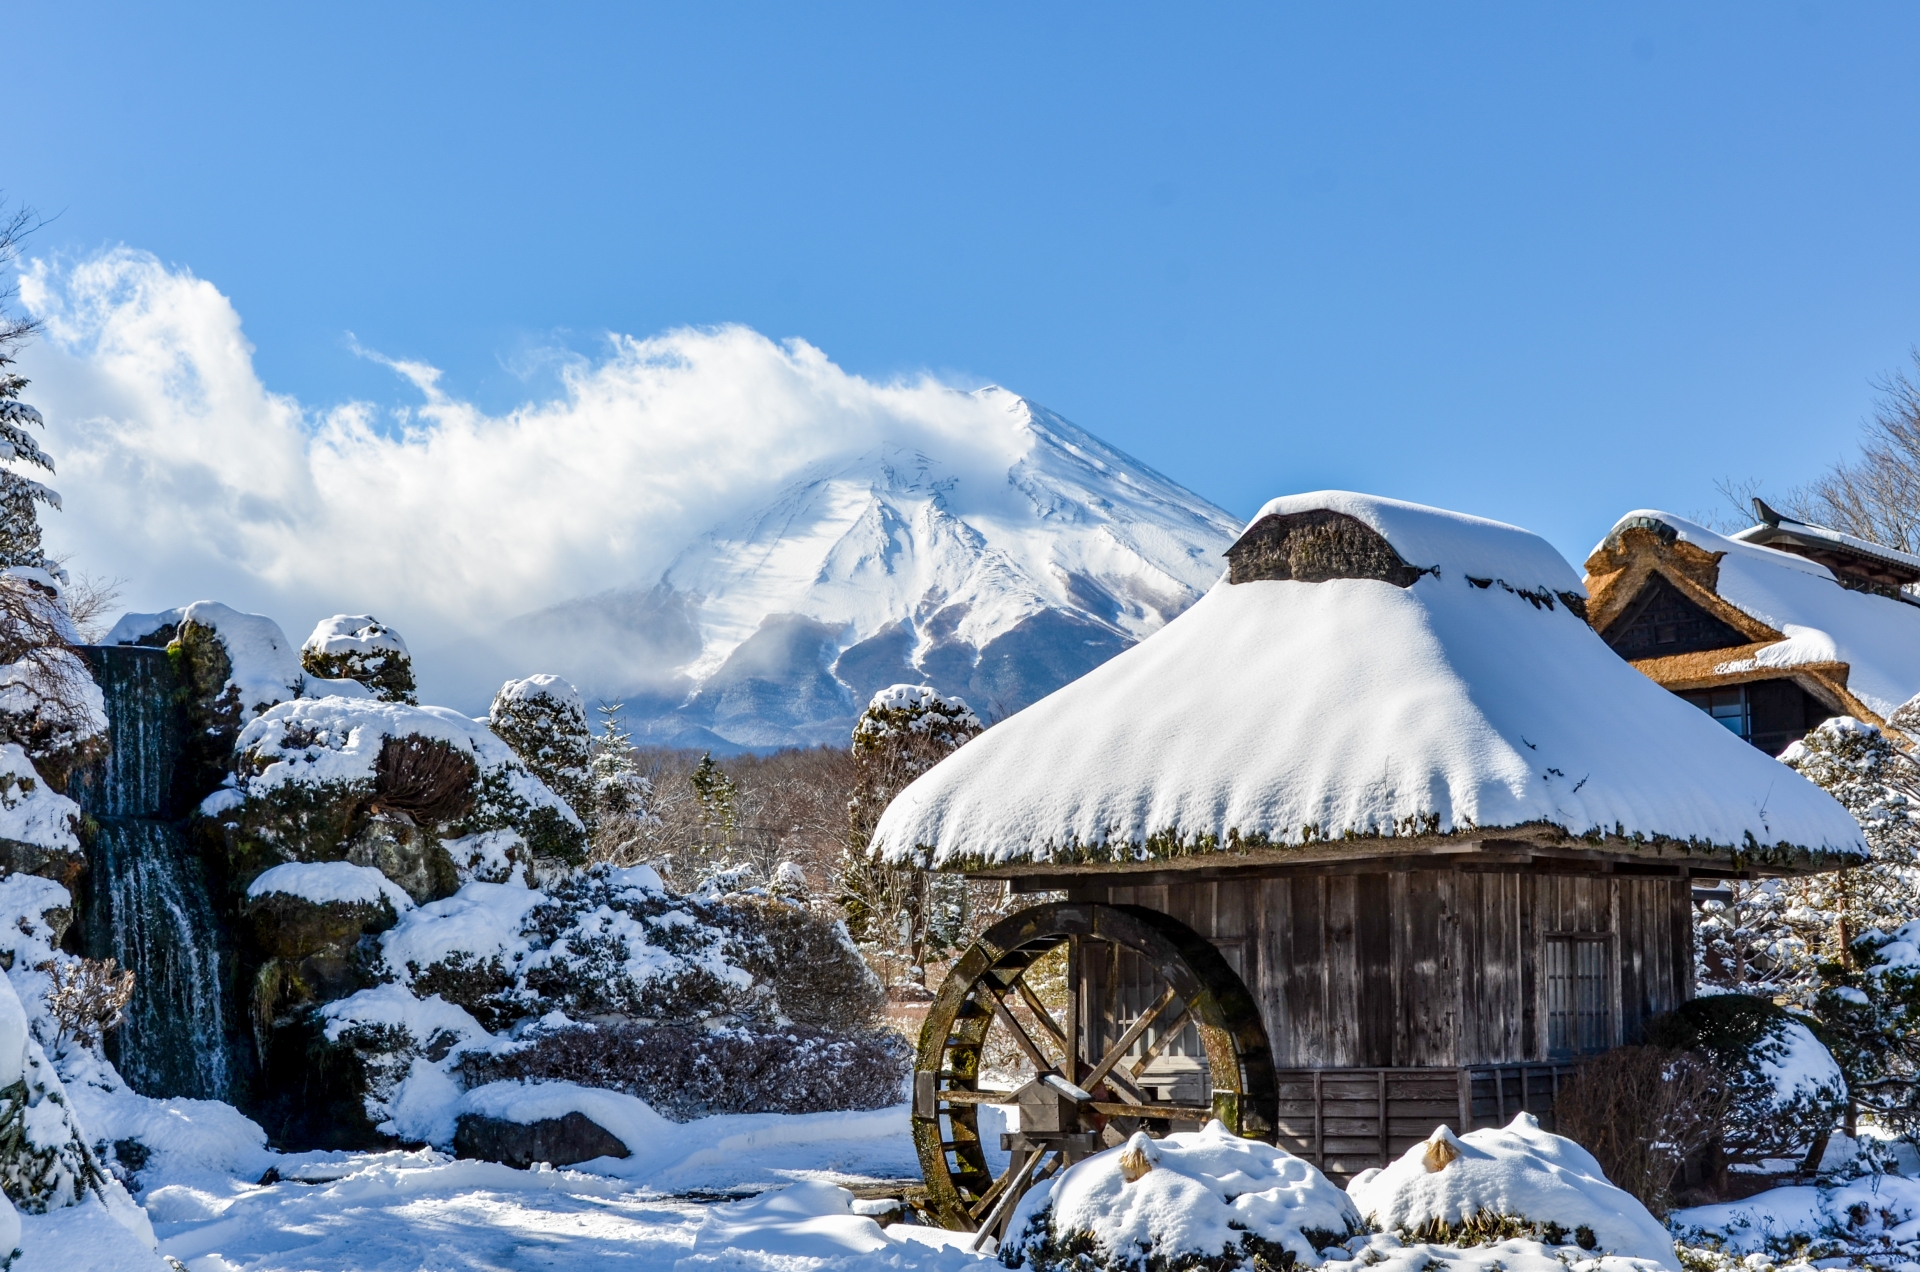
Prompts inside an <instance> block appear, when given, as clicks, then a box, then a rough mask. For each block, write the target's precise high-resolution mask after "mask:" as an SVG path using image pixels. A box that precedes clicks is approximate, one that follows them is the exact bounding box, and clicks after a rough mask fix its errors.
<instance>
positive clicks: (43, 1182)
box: [0, 977, 106, 1214]
mask: <svg viewBox="0 0 1920 1272" xmlns="http://www.w3.org/2000/svg"><path fill="white" fill-rule="evenodd" d="M105 1184H106V1177H105V1176H104V1175H103V1174H102V1173H101V1170H100V1166H99V1163H98V1162H96V1161H95V1160H94V1157H93V1154H92V1153H91V1152H90V1151H89V1150H88V1148H87V1143H86V1139H85V1137H84V1136H83V1135H82V1134H81V1132H80V1128H79V1125H78V1124H77V1123H76V1122H75V1120H74V1117H73V1110H72V1108H71V1106H69V1104H68V1103H67V1093H66V1089H65V1088H64V1087H63V1086H62V1085H61V1083H60V1078H59V1076H58V1075H57V1074H55V1072H54V1070H53V1065H52V1064H50V1063H49V1062H48V1060H47V1055H46V1052H45V1051H44V1050H42V1049H41V1046H40V1044H39V1043H38V1042H36V1041H35V1040H34V1037H33V1034H32V1032H31V1030H30V1029H29V1028H28V1023H27V1013H26V1009H25V1008H24V1007H22V1006H21V1003H20V998H19V996H18V995H17V994H16V993H15V992H14V989H13V984H12V982H11V980H10V979H9V978H7V977H0V1191H4V1192H5V1193H6V1195H7V1198H8V1200H10V1201H11V1202H13V1204H14V1205H16V1206H18V1207H19V1208H20V1209H21V1210H24V1211H26V1212H27V1213H28V1214H43V1213H45V1212H46V1211H47V1210H49V1209H57V1208H59V1207H61V1206H71V1205H75V1204H77V1203H78V1202H80V1201H81V1200H82V1199H83V1198H84V1197H85V1196H86V1194H87V1192H88V1191H89V1190H90V1189H98V1188H101V1187H103V1186H104V1185H105Z"/></svg>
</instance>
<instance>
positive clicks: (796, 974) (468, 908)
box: [322, 866, 907, 1143]
mask: <svg viewBox="0 0 1920 1272" xmlns="http://www.w3.org/2000/svg"><path fill="white" fill-rule="evenodd" d="M378 948H379V951H380V954H379V964H378V967H377V968H376V969H375V970H376V974H378V975H380V976H382V977H385V978H387V979H388V980H389V981H390V983H388V984H383V985H379V986H377V987H375V988H372V989H366V990H362V991H361V992H359V993H357V994H355V995H353V996H352V997H350V998H346V999H343V1000H341V1001H338V1002H335V1003H331V1004H328V1005H327V1006H326V1007H324V1008H323V1009H322V1015H323V1017H324V1019H325V1020H326V1021H327V1022H328V1023H327V1025H326V1037H327V1039H328V1040H329V1041H332V1042H337V1043H341V1044H343V1045H345V1046H348V1047H349V1048H351V1049H353V1050H354V1051H355V1052H356V1053H357V1054H358V1056H359V1059H360V1063H361V1064H362V1065H363V1067H364V1069H365V1072H366V1074H367V1076H368V1081H367V1089H368V1095H367V1105H368V1110H369V1113H370V1114H371V1115H372V1117H373V1119H374V1121H375V1122H376V1124H380V1125H382V1126H389V1127H390V1126H408V1127H412V1128H414V1133H416V1134H418V1135H419V1137H420V1138H433V1137H432V1136H430V1135H428V1134H427V1133H426V1131H427V1130H431V1131H433V1133H434V1135H440V1133H441V1132H444V1133H445V1135H451V1133H452V1131H451V1126H452V1123H451V1121H450V1117H451V1115H450V1114H448V1113H447V1112H446V1101H447V1100H449V1099H451V1098H453V1097H454V1096H457V1094H458V1092H459V1090H460V1083H461V1082H462V1081H465V1082H466V1083H468V1084H478V1083H485V1082H491V1081H495V1080H499V1079H505V1078H521V1077H526V1078H543V1079H553V1080H567V1081H577V1082H580V1083H582V1084H585V1085H591V1086H599V1087H607V1088H610V1089H618V1090H623V1091H628V1092H629V1093H631V1094H634V1095H637V1096H639V1097H641V1098H644V1099H646V1100H648V1101H649V1102H650V1103H653V1104H654V1105H655V1106H656V1107H659V1108H662V1109H665V1110H667V1111H670V1112H673V1113H674V1114H676V1115H685V1116H693V1115H697V1114H699V1113H703V1112H713V1111H730V1112H734V1111H738V1112H744V1111H759V1110H766V1109H778V1110H783V1111H785V1110H791V1111H815V1110H819V1109H827V1108H872V1107H878V1106H880V1105H883V1104H888V1103H892V1102H894V1101H895V1100H897V1099H898V1098H899V1094H900V1083H901V1080H902V1078H903V1076H904V1073H905V1066H906V1060H907V1049H906V1048H905V1047H904V1045H902V1044H901V1043H900V1042H899V1040H898V1039H897V1037H895V1036H894V1035H891V1034H884V1035H883V1034H882V1033H880V1032H877V1031H875V1030H873V1029H872V1028H871V1026H872V1024H873V1022H874V1013H875V1011H876V1010H877V1008H878V1005H879V1003H880V1001H881V998H880V994H879V990H878V986H877V985H876V984H875V983H874V981H873V978H872V975H871V973H869V972H868V971H867V970H866V967H865V965H864V964H863V963H862V962H861V961H860V959H859V956H858V954H857V952H855V951H854V950H853V949H852V947H851V944H850V943H849V942H848V941H847V938H846V935H845V933H844V931H843V930H841V929H840V928H838V927H837V925H834V924H830V923H827V922H825V921H824V920H821V919H819V918H817V917H815V916H812V915H811V914H809V913H807V912H806V911H804V910H801V909H799V908H798V907H793V906H789V905H786V904H784V903H782V902H778V901H773V900H767V899H754V898H731V899H728V900H724V901H714V900H702V899H697V898H690V897H682V896H678V895H676V894H674V893H672V892H669V891H668V890H667V889H666V887H665V886H664V885H663V884H662V882H661V880H660V876H659V875H658V874H657V873H656V872H654V871H653V870H652V869H651V868H650V867H646V866H637V867H632V868H628V869H616V868H614V867H611V866H595V867H592V868H591V869H589V870H586V871H584V872H582V873H580V874H578V875H574V876H569V877H567V878H565V879H562V880H561V881H559V882H557V883H554V884H551V885H549V886H548V887H547V888H545V889H543V890H536V889H532V888H528V887H526V886H524V885H523V884H521V883H518V882H514V883H505V884H490V883H470V884H468V885H466V886H465V887H463V888H461V889H460V890H459V892H457V893H455V894H454V895H453V896H451V897H447V898H445V899H443V900H440V901H434V902H430V903H428V904H426V905H422V906H420V907H418V908H417V909H413V910H409V911H408V912H406V913H405V914H402V915H401V916H400V919H399V921H398V922H397V923H396V924H395V925H394V926H393V927H392V928H390V929H389V930H387V931H386V932H384V933H382V934H381V935H380V937H379V941H378ZM409 1109H410V1110H412V1111H411V1112H409V1111H408V1110H409ZM423 1128H424V1129H423ZM389 1133H395V1134H399V1133H403V1132H400V1131H391V1132H389ZM434 1142H436V1143H444V1142H446V1141H445V1137H444V1135H442V1136H441V1137H440V1138H437V1139H434Z"/></svg>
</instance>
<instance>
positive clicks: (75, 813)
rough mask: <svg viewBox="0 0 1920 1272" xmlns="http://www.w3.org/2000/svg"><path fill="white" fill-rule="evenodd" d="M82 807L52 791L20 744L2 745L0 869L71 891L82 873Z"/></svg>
mask: <svg viewBox="0 0 1920 1272" xmlns="http://www.w3.org/2000/svg"><path fill="white" fill-rule="evenodd" d="M79 830H80V806H79V805H78V804H76V803H74V802H73V801H72V800H70V799H68V798H67V797H66V796H65V795H62V794H60V793H59V792H57V791H55V790H54V789H53V787H52V786H51V785H49V784H48V782H47V780H46V779H45V778H44V777H42V776H41V775H40V773H39V772H38V771H37V770H36V769H35V768H34V767H33V762H32V761H31V760H29V759H28V758H27V753H26V752H25V751H24V750H22V749H21V748H20V746H19V744H18V743H14V742H7V743H4V744H0V870H4V871H6V872H7V873H8V874H10V875H11V874H27V875H40V876H43V877H45V878H48V879H52V880H54V881H56V882H58V883H60V884H62V885H64V886H67V887H71V886H72V885H73V883H74V882H75V881H76V880H77V879H78V878H79V876H80V872H81V871H82V870H84V869H85V868H86V857H85V855H84V854H83V853H82V852H81V850H80V835H79Z"/></svg>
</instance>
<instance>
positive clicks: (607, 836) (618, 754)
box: [581, 702, 658, 865]
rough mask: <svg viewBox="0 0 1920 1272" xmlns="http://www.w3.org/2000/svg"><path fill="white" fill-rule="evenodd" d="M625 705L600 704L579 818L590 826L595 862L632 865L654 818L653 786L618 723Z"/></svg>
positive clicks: (628, 737)
mask: <svg viewBox="0 0 1920 1272" xmlns="http://www.w3.org/2000/svg"><path fill="white" fill-rule="evenodd" d="M625 706H626V704H625V703H623V702H602V703H601V704H600V705H599V706H598V707H596V708H595V710H596V711H597V712H598V713H599V715H600V732H599V733H598V734H596V735H595V736H594V739H593V743H592V746H591V747H590V748H589V749H588V760H587V782H588V786H589V789H590V791H591V794H590V796H589V798H588V799H587V804H588V807H587V808H586V809H582V810H581V816H582V817H583V818H584V819H586V821H587V824H588V826H589V827H590V830H589V834H590V835H591V840H590V843H589V851H590V853H591V855H592V857H593V859H594V860H595V861H609V862H613V863H615V864H617V865H632V864H634V863H636V862H638V861H639V860H640V859H641V857H642V856H643V855H644V853H645V851H646V848H647V844H648V838H647V831H648V830H649V829H650V828H651V827H653V826H654V825H655V824H657V822H658V818H656V817H655V816H654V814H653V808H652V804H653V784H652V783H651V782H649V781H648V780H647V775H646V774H644V773H642V772H641V771H640V766H639V765H638V764H637V763H635V761H634V758H633V738H632V735H631V734H629V733H628V732H627V730H626V729H624V728H622V727H621V725H620V712H621V709H622V708H624V707H625Z"/></svg>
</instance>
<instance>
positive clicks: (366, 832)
mask: <svg viewBox="0 0 1920 1272" xmlns="http://www.w3.org/2000/svg"><path fill="white" fill-rule="evenodd" d="M341 859H342V860H345V861H350V862H352V863H353V864H354V865H356V866H372V867H373V868H374V869H375V870H378V871H379V872H380V873H381V874H383V875H385V876H386V877H387V878H388V879H391V880H392V881H393V882H394V883H395V884H397V885H398V886H399V888H400V890H401V891H402V892H404V893H406V894H407V895H408V896H409V897H412V898H413V900H414V903H415V904H416V905H425V904H426V903H427V902H429V901H437V900H439V899H440V898H442V897H450V896H452V895H453V894H454V893H456V892H458V891H459V890H460V877H459V875H458V873H457V872H456V871H455V870H454V866H453V860H452V859H451V858H450V857H448V856H447V851H446V849H445V848H443V847H442V846H441V843H440V837H439V836H438V835H436V834H434V833H432V832H431V831H428V830H424V829H422V828H421V827H420V826H418V825H416V824H414V822H413V821H412V820H411V819H410V818H408V817H406V816H405V815H403V814H384V813H372V814H367V815H365V816H363V817H361V818H360V820H359V822H358V823H357V824H356V826H355V828H354V831H353V834H352V836H351V837H350V838H349V839H348V840H347V842H346V843H345V845H343V851H342V853H341Z"/></svg>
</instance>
